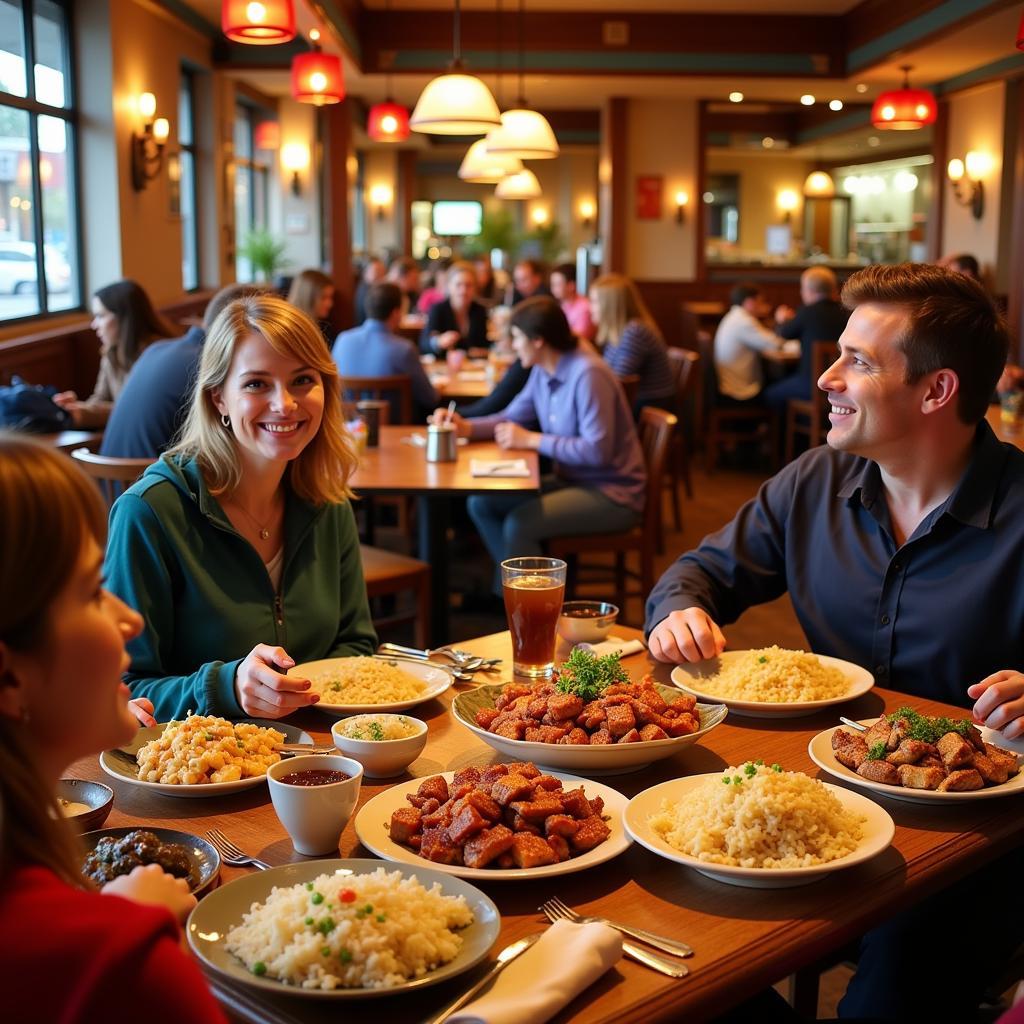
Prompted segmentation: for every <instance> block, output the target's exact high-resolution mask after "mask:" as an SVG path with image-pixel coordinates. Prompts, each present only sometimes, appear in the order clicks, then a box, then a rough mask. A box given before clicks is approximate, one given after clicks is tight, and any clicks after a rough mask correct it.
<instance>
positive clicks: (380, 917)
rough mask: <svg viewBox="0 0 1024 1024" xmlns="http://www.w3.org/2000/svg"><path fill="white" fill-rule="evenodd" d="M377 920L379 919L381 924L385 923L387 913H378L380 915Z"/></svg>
mask: <svg viewBox="0 0 1024 1024" xmlns="http://www.w3.org/2000/svg"><path fill="white" fill-rule="evenodd" d="M377 920H378V921H379V922H380V923H381V924H383V923H384V922H385V921H386V920H387V915H386V914H378V915H377Z"/></svg>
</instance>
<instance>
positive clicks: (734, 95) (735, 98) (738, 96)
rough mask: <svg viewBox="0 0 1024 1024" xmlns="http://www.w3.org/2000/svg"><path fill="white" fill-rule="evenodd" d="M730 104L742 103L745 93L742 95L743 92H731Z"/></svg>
mask: <svg viewBox="0 0 1024 1024" xmlns="http://www.w3.org/2000/svg"><path fill="white" fill-rule="evenodd" d="M729 102H730V103H742V102H743V93H741V92H731V93H729Z"/></svg>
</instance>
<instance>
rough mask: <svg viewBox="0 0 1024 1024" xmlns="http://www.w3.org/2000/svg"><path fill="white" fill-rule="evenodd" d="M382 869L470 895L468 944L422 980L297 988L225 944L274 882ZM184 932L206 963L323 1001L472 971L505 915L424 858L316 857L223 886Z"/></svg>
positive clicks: (267, 988) (277, 990)
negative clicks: (260, 971) (385, 861)
mask: <svg viewBox="0 0 1024 1024" xmlns="http://www.w3.org/2000/svg"><path fill="white" fill-rule="evenodd" d="M379 867H387V869H388V870H389V871H394V870H398V871H401V873H402V874H403V875H404V876H405V877H407V878H408V877H409V876H410V875H415V876H416V877H417V878H418V879H419V881H420V883H421V884H422V885H423V886H425V887H426V888H430V886H431V885H433V884H434V883H438V884H440V886H441V888H442V890H443V891H444V894H445V895H446V896H464V897H465V899H466V902H467V903H468V904H469V907H470V909H471V910H472V911H473V917H474V921H473V923H472V924H471V925H469V927H468V928H464V929H462V931H460V932H459V934H460V935H461V936H462V937H463V944H462V949H461V950H459V953H458V955H457V956H456V957H455V959H454V960H451V961H449V962H448V963H446V964H444V965H442V966H441V967H438V968H436V969H435V970H433V971H430V972H428V973H427V974H425V975H423V977H421V978H414V979H412V980H411V981H407V982H404V983H403V984H401V985H396V986H395V987H394V988H338V989H333V990H331V991H325V990H324V989H304V988H297V987H295V986H292V985H286V984H284V982H281V981H276V980H275V979H273V978H266V977H262V978H258V977H256V975H254V974H253V973H252V972H251V971H249V970H247V969H246V967H245V965H244V964H243V963H242V962H241V961H240V960H239V959H238V958H237V957H235V956H234V955H233V954H232V953H229V952H228V951H227V949H225V948H224V939H225V936H226V934H227V932H228V931H230V929H231V928H233V927H234V926H235V925H236V924H241V921H242V915H243V914H245V913H247V912H248V910H249V908H250V906H251V905H252V904H253V903H255V902H260V901H263V900H265V899H266V898H267V897H268V896H269V895H270V890H271V889H272V888H274V886H280V887H285V886H291V885H296V884H297V883H301V882H308V881H310V880H311V879H314V878H316V877H317V876H318V875H322V874H324V872H327V871H336V872H337V871H343V872H346V873H349V874H357V875H363V874H368V873H369V872H371V871H376V870H377V868H379ZM185 930H186V934H187V935H188V943H189V945H190V946H191V947H192V951H193V952H194V953H195V954H196V955H197V956H198V957H199V958H200V960H202V961H203V963H204V964H206V966H207V967H210V968H212V969H213V970H214V971H216V972H217V973H218V974H222V975H224V976H225V977H227V978H229V979H230V980H232V981H235V982H238V983H240V984H242V985H246V986H247V987H250V988H254V989H258V990H262V991H264V992H269V993H271V994H274V995H291V996H305V997H307V998H310V997H311V998H319V999H368V998H372V997H375V996H387V995H391V994H393V993H395V992H408V991H409V989H414V988H424V987H426V986H427V985H435V984H437V982H439V981H444V980H445V979H447V978H453V977H455V975H457V974H461V973H462V972H463V971H468V970H469V969H470V968H471V967H474V966H475V965H476V964H478V963H479V962H480V961H481V960H483V958H484V957H485V956H486V955H487V951H488V950H489V949H490V948H491V946H493V945H494V940H495V939H497V937H498V933H499V932H500V931H501V915H500V914H499V913H498V908H497V907H496V906H495V905H494V904H493V903H492V902H491V900H489V899H488V898H487V897H486V896H485V895H484V894H483V893H482V892H481V891H480V890H479V889H477V888H476V887H475V886H472V885H470V884H469V883H468V882H463V881H461V880H460V879H458V878H448V877H445V876H443V875H441V874H439V873H438V872H437V871H434V870H432V869H431V866H430V865H427V864H426V863H425V862H420V864H418V865H417V866H416V869H415V870H413V869H411V868H408V867H405V866H404V865H401V864H392V865H382V864H381V862H380V861H378V860H313V861H303V862H302V863H300V864H285V865H284V866H283V867H277V868H271V869H270V870H269V871H254V872H252V873H251V874H248V875H242V876H241V877H240V878H236V879H234V880H233V881H231V882H228V883H227V884H226V885H222V886H221V887H220V888H219V889H215V890H214V891H213V892H211V893H210V894H209V895H208V896H207V897H206V898H205V899H204V900H203V901H202V902H201V903H200V904H199V905H198V906H197V907H196V908H195V909H194V910H193V911H192V913H191V915H190V916H189V919H188V924H187V925H186V929H185Z"/></svg>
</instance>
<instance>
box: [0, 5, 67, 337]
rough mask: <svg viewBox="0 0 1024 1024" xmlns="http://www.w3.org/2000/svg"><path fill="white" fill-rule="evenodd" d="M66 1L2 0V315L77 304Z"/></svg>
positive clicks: (24, 314)
mask: <svg viewBox="0 0 1024 1024" xmlns="http://www.w3.org/2000/svg"><path fill="white" fill-rule="evenodd" d="M66 6H67V4H66V3H60V2H56V0H0V321H9V320H16V319H20V318H23V317H30V316H36V315H38V314H41V313H52V312H56V311H58V310H62V309H72V308H75V307H77V306H79V304H80V294H81V287H80V282H79V259H78V214H77V205H76V196H75V187H74V186H75V112H74V109H73V106H72V95H71V84H72V80H73V79H72V74H71V57H70V49H71V48H70V45H69V39H68V24H67V14H66V10H65V8H66ZM30 66H31V69H32V73H31V74H29V73H28V68H29V67H30ZM40 242H41V243H42V244H40Z"/></svg>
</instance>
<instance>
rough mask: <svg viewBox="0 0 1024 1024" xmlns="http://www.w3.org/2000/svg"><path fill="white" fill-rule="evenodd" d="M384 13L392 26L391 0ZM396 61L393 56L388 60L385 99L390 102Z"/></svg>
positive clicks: (388, 1)
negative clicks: (392, 71)
mask: <svg viewBox="0 0 1024 1024" xmlns="http://www.w3.org/2000/svg"><path fill="white" fill-rule="evenodd" d="M384 15H385V17H386V18H387V20H388V24H389V26H390V23H391V0H387V4H385V7H384ZM394 62H395V58H394V57H392V58H391V60H390V61H388V72H387V74H386V75H385V76H384V99H385V101H386V102H388V103H391V102H393V101H392V96H391V66H392V64H394Z"/></svg>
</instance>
